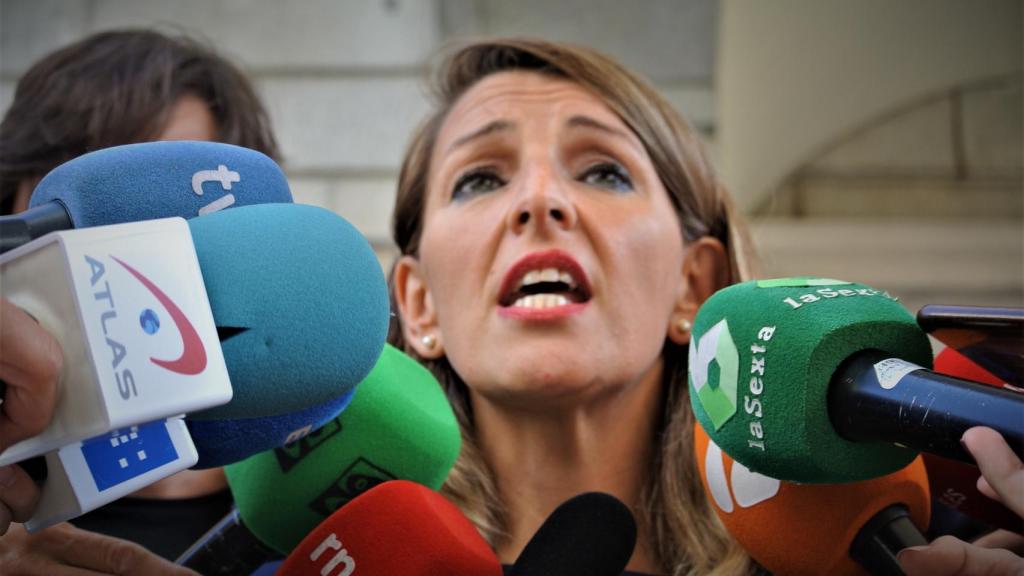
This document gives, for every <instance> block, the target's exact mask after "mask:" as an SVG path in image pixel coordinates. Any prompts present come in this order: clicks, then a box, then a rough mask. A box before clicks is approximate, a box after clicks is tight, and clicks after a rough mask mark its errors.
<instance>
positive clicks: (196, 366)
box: [111, 256, 206, 376]
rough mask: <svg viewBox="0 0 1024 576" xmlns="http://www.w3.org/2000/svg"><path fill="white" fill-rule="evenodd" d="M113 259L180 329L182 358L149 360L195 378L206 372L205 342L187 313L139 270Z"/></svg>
mask: <svg viewBox="0 0 1024 576" xmlns="http://www.w3.org/2000/svg"><path fill="white" fill-rule="evenodd" d="M111 258H113V259H114V261H116V262H117V263H118V264H120V265H121V266H124V269H125V270H127V271H128V272H129V273H131V275H132V276H135V278H136V279H137V280H138V281H139V282H141V283H142V285H143V286H145V287H146V289H147V290H149V291H150V292H152V293H153V296H155V297H156V299H157V300H159V301H160V304H162V305H163V307H164V308H165V309H166V310H167V313H168V314H170V315H171V320H173V321H174V325H175V326H177V328H178V333H179V334H181V341H182V344H183V346H182V350H181V356H180V357H179V358H178V359H176V360H160V359H159V358H150V359H149V360H150V361H151V362H153V364H156V365H157V366H160V367H161V368H164V369H167V370H170V371H171V372H176V373H178V374H184V375H186V376H195V375H196V374H199V373H200V372H202V371H203V370H205V369H206V348H205V347H203V341H202V340H201V339H200V338H199V333H198V332H196V329H195V326H192V323H191V322H189V320H188V318H186V317H185V313H184V312H182V311H181V308H178V305H177V304H175V303H174V302H173V301H172V300H171V299H170V298H169V297H168V296H167V294H164V291H163V290H161V289H160V288H159V287H157V285H156V284H154V283H153V282H152V281H151V280H150V279H149V278H146V277H145V276H143V275H142V273H140V272H139V271H138V270H136V269H135V268H132V267H131V266H129V265H127V264H125V263H124V262H122V261H121V260H120V259H118V258H116V257H114V256H111Z"/></svg>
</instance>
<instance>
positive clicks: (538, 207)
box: [508, 168, 577, 234]
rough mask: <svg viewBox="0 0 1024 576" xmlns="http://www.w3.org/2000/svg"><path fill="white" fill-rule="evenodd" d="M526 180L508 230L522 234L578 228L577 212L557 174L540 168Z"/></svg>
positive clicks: (509, 220) (513, 210) (510, 218)
mask: <svg viewBox="0 0 1024 576" xmlns="http://www.w3.org/2000/svg"><path fill="white" fill-rule="evenodd" d="M523 180H524V181H523V187H524V190H523V191H522V193H521V194H520V195H518V197H517V198H516V201H515V203H514V204H513V206H512V209H511V210H510V211H509V214H508V226H509V229H511V230H512V231H514V232H516V233H517V234H521V233H523V232H526V231H527V230H529V229H530V228H534V229H535V231H538V232H547V231H551V230H554V229H559V228H561V229H563V230H569V229H571V228H573V227H574V226H576V219H577V215H576V208H575V206H573V203H572V201H571V200H570V199H569V197H568V195H567V194H566V192H567V190H566V188H565V183H563V182H562V181H561V179H560V176H559V175H558V174H557V173H556V172H555V171H554V170H552V169H547V168H538V169H535V170H533V171H532V173H531V174H530V175H529V177H527V178H524V179H523Z"/></svg>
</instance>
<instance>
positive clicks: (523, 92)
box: [438, 70, 626, 150]
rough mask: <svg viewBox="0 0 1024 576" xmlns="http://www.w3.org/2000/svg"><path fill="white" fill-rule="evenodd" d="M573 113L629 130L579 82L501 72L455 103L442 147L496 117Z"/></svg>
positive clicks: (441, 138)
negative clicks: (461, 134)
mask: <svg viewBox="0 0 1024 576" xmlns="http://www.w3.org/2000/svg"><path fill="white" fill-rule="evenodd" d="M573 114H584V115H587V116H591V117H594V118H595V119H598V120H601V121H602V122H605V123H608V124H611V125H614V126H616V127H619V128H623V129H625V128H626V126H625V123H623V122H622V120H621V119H620V118H619V117H618V115H616V114H615V113H614V112H612V110H611V109H610V108H609V107H608V105H607V104H605V103H604V101H603V100H601V98H600V97H598V96H597V95H596V94H594V93H593V92H591V91H590V90H588V89H587V88H585V87H583V86H581V85H580V84H577V83H576V82H573V81H571V80H567V79H564V78H558V77H555V76H550V75H547V74H542V73H539V72H531V71H523V70H514V71H508V72H498V73H495V74H491V75H489V76H487V77H485V78H484V79H482V80H480V81H479V82H477V83H476V84H474V85H473V86H472V87H471V88H470V89H469V90H467V91H466V93H465V94H463V95H462V96H461V97H460V98H459V100H458V101H457V102H456V103H455V106H453V107H452V109H451V112H449V114H448V116H447V117H446V118H445V121H444V124H442V126H441V131H440V133H439V135H438V143H439V144H440V146H439V148H440V149H442V150H443V149H444V148H445V144H446V143H448V142H450V141H451V140H452V139H454V138H458V136H459V134H460V133H461V131H463V130H466V129H470V128H472V127H473V126H478V125H483V124H484V123H486V122H489V121H492V120H495V119H497V118H508V119H510V120H517V119H518V120H523V121H526V120H530V119H534V120H536V119H544V120H550V119H552V118H558V117H561V116H569V115H573Z"/></svg>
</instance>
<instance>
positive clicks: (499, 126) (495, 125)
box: [448, 120, 515, 152]
mask: <svg viewBox="0 0 1024 576" xmlns="http://www.w3.org/2000/svg"><path fill="white" fill-rule="evenodd" d="M514 127H515V125H514V124H513V123H511V122H508V121H506V120H495V121H493V122H488V123H487V124H485V125H484V126H483V127H481V128H478V129H476V130H474V131H472V132H470V133H469V134H466V135H464V136H460V137H459V138H458V139H457V140H455V142H452V145H451V146H449V147H448V152H451V151H452V150H454V149H456V148H458V147H460V146H464V145H466V144H467V143H469V142H472V141H473V140H477V139H480V138H483V137H484V136H489V135H491V134H494V133H495V132H503V131H506V130H511V129H512V128H514Z"/></svg>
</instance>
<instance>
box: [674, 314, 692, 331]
mask: <svg viewBox="0 0 1024 576" xmlns="http://www.w3.org/2000/svg"><path fill="white" fill-rule="evenodd" d="M676 328H678V329H679V331H680V332H682V333H683V334H689V333H690V330H692V329H693V324H691V323H690V321H689V320H687V319H686V318H680V319H679V321H678V322H676Z"/></svg>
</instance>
